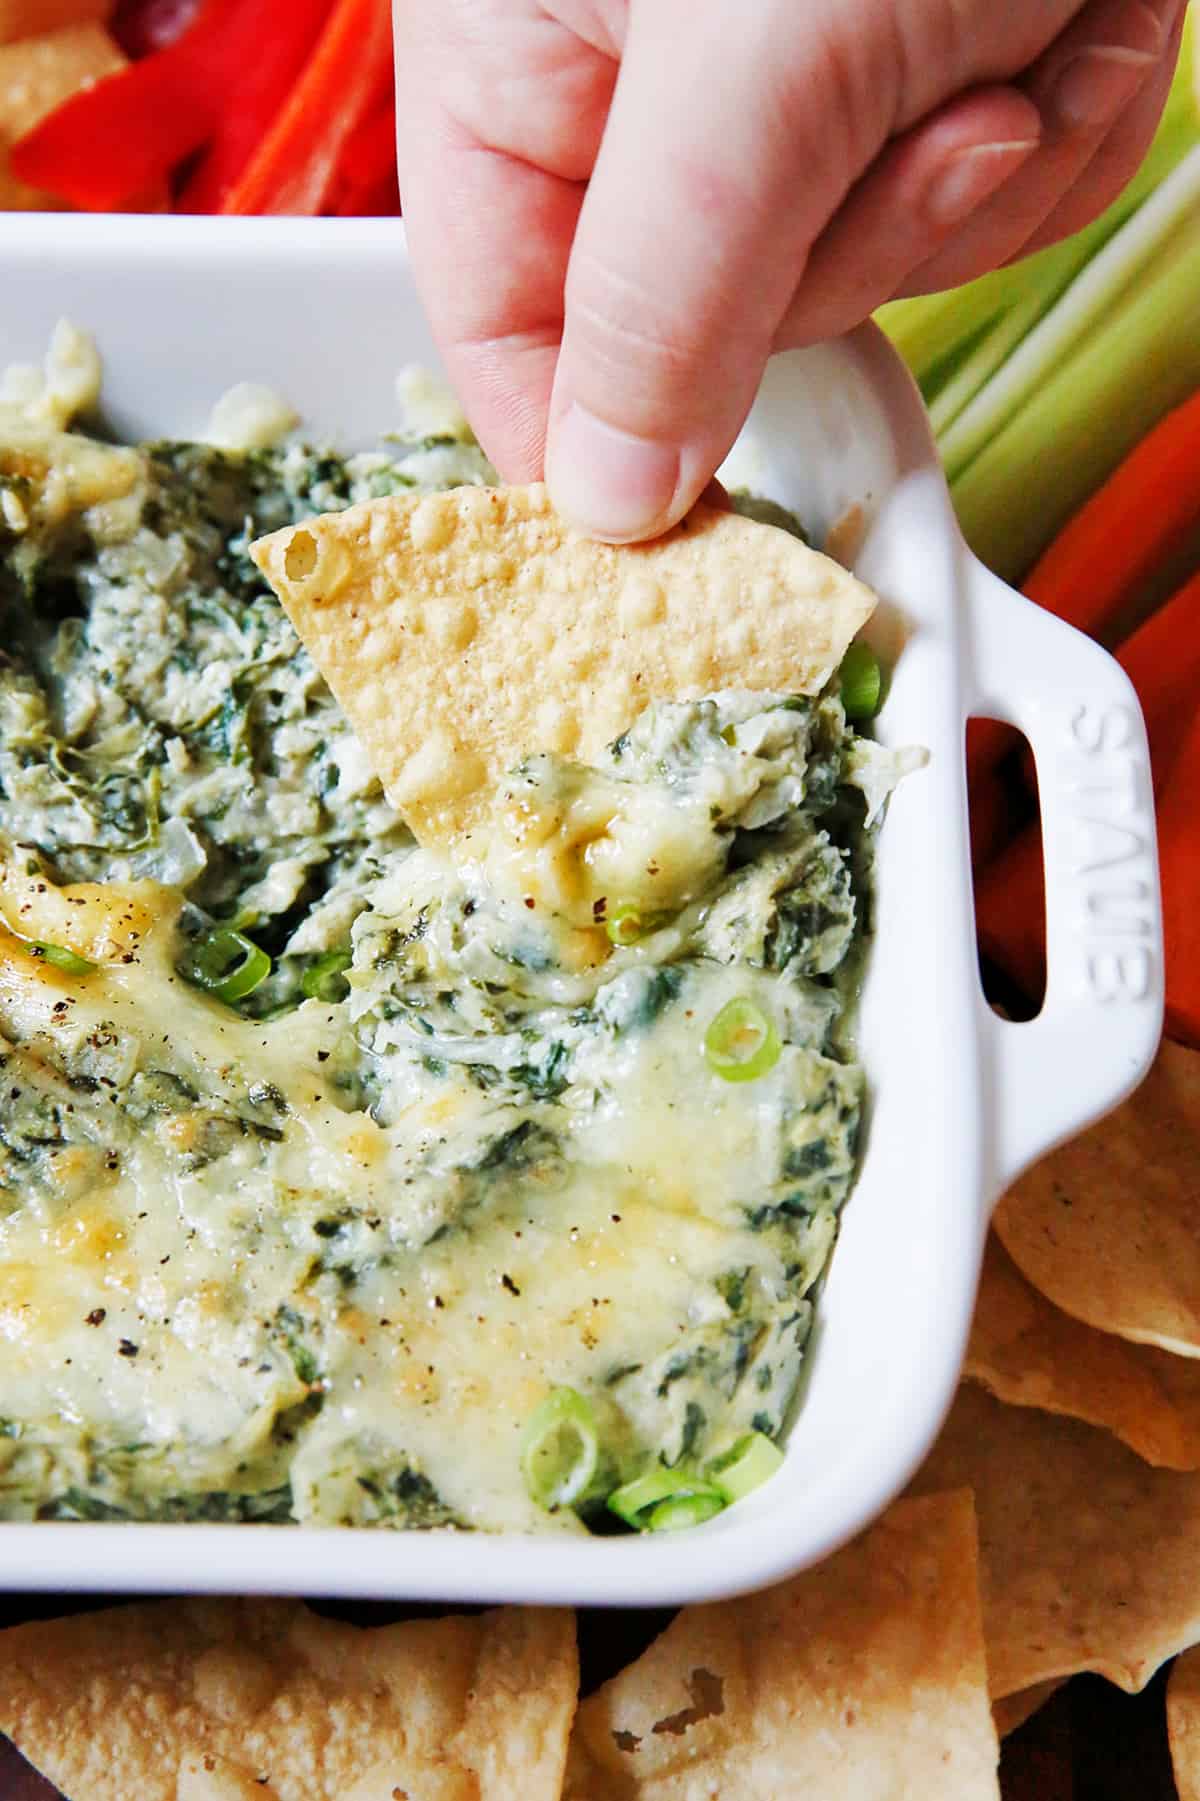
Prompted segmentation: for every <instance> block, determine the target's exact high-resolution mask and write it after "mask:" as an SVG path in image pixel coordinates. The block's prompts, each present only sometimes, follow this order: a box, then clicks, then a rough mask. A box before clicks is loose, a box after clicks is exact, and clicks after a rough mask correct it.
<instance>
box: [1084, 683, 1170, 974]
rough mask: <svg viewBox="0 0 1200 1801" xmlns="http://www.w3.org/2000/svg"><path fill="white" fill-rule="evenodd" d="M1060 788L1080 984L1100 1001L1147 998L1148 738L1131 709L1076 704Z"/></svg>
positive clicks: (1153, 903) (1150, 961)
mask: <svg viewBox="0 0 1200 1801" xmlns="http://www.w3.org/2000/svg"><path fill="white" fill-rule="evenodd" d="M1068 737H1069V750H1068V755H1069V757H1070V758H1071V760H1072V762H1073V763H1074V764H1075V766H1076V767H1075V768H1073V769H1072V770H1071V772H1070V774H1071V777H1073V778H1075V779H1069V780H1068V782H1067V783H1066V784H1065V794H1064V799H1065V805H1066V808H1067V811H1068V824H1069V829H1068V831H1067V833H1066V834H1065V844H1064V854H1065V858H1066V861H1067V864H1068V869H1069V872H1070V887H1071V890H1072V892H1073V893H1074V895H1075V897H1076V913H1075V917H1074V919H1073V922H1072V924H1073V934H1072V935H1073V936H1074V935H1075V933H1077V934H1078V941H1079V948H1080V950H1081V951H1082V970H1083V977H1084V981H1085V982H1086V985H1087V987H1088V989H1089V990H1090V992H1091V993H1092V995H1093V997H1094V998H1095V999H1096V1000H1099V1001H1104V1002H1110V1003H1113V1002H1115V1003H1120V1002H1136V1001H1143V1000H1145V999H1146V997H1147V996H1148V995H1149V994H1150V993H1151V991H1152V989H1153V987H1154V981H1155V974H1156V943H1157V920H1158V896H1157V892H1156V887H1155V882H1156V877H1155V864H1154V855H1153V843H1154V794H1153V788H1152V783H1151V777H1150V767H1149V763H1148V761H1147V758H1146V750H1145V737H1144V734H1143V732H1142V730H1141V726H1140V722H1139V721H1138V718H1137V715H1136V714H1135V713H1134V712H1133V710H1132V709H1131V708H1129V707H1123V706H1106V707H1097V706H1088V705H1081V706H1079V707H1077V708H1076V709H1075V711H1074V713H1073V714H1072V715H1071V718H1070V722H1069V726H1068Z"/></svg>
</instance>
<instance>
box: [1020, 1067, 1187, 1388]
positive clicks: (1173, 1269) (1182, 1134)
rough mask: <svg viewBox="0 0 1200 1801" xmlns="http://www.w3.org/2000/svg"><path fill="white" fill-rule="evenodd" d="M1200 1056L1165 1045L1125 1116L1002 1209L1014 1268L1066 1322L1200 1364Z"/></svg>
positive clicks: (1053, 1158) (1036, 1173) (1048, 1166)
mask: <svg viewBox="0 0 1200 1801" xmlns="http://www.w3.org/2000/svg"><path fill="white" fill-rule="evenodd" d="M1198 1219H1200V1051H1193V1050H1186V1049H1185V1048H1184V1047H1183V1046H1182V1045H1178V1044H1171V1043H1169V1042H1167V1043H1164V1044H1163V1045H1162V1048H1161V1049H1160V1051H1159V1053H1158V1057H1157V1060H1156V1061H1155V1064H1154V1067H1153V1069H1152V1070H1151V1072H1150V1074H1149V1076H1148V1077H1147V1079H1146V1081H1145V1082H1144V1083H1143V1085H1142V1086H1141V1088H1139V1089H1138V1091H1137V1093H1136V1094H1135V1095H1134V1096H1133V1097H1132V1099H1131V1100H1128V1101H1126V1103H1125V1105H1124V1106H1123V1107H1120V1108H1118V1110H1117V1111H1116V1112H1115V1113H1113V1114H1110V1115H1109V1117H1108V1118H1107V1119H1104V1120H1101V1121H1100V1123H1099V1125H1096V1126H1093V1127H1092V1129H1091V1131H1089V1132H1085V1133H1084V1134H1083V1136H1082V1137H1080V1138H1076V1139H1073V1140H1072V1141H1071V1142H1070V1143H1069V1144H1066V1145H1064V1146H1062V1148H1061V1149H1060V1150H1057V1151H1055V1152H1053V1153H1052V1154H1051V1155H1050V1156H1049V1157H1047V1158H1045V1159H1044V1160H1043V1161H1042V1162H1041V1163H1039V1164H1037V1165H1036V1166H1035V1167H1034V1168H1033V1169H1031V1170H1030V1171H1029V1172H1028V1174H1026V1175H1024V1176H1022V1178H1021V1180H1020V1181H1019V1182H1018V1183H1017V1184H1016V1186H1015V1187H1014V1188H1013V1189H1011V1190H1010V1192H1009V1193H1008V1194H1007V1195H1006V1196H1005V1197H1004V1199H1003V1200H1002V1201H1001V1203H1000V1205H999V1207H998V1209H997V1211H996V1215H995V1222H994V1223H995V1228H996V1231H997V1233H998V1234H999V1236H1000V1238H1001V1240H1002V1241H1003V1244H1004V1247H1005V1249H1006V1250H1007V1251H1008V1254H1009V1256H1010V1257H1011V1258H1012V1259H1013V1261H1014V1263H1016V1264H1017V1266H1018V1267H1019V1268H1020V1269H1021V1270H1022V1271H1023V1273H1024V1274H1025V1275H1026V1276H1027V1277H1028V1278H1029V1280H1030V1281H1031V1282H1032V1283H1033V1285H1034V1287H1035V1288H1038V1289H1040V1290H1041V1292H1042V1293H1043V1294H1044V1295H1046V1296H1047V1297H1048V1298H1049V1299H1050V1300H1051V1301H1053V1302H1054V1304H1055V1306H1056V1307H1061V1308H1062V1310H1063V1312H1064V1313H1069V1314H1071V1315H1073V1317H1074V1318H1076V1319H1081V1320H1083V1321H1084V1323H1085V1324H1087V1325H1089V1326H1096V1327H1098V1328H1099V1330H1100V1331H1102V1332H1115V1333H1116V1334H1117V1335H1118V1336H1119V1337H1121V1338H1130V1339H1133V1340H1134V1341H1135V1342H1137V1343H1140V1344H1152V1345H1159V1346H1161V1348H1162V1349H1163V1350H1166V1351H1174V1352H1176V1353H1177V1354H1178V1355H1180V1356H1184V1357H1200V1231H1197V1229H1196V1228H1197V1220H1198Z"/></svg>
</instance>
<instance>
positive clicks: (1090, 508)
mask: <svg viewBox="0 0 1200 1801" xmlns="http://www.w3.org/2000/svg"><path fill="white" fill-rule="evenodd" d="M1197 520H1200V391H1197V392H1196V393H1195V394H1193V395H1192V397H1191V399H1190V400H1185V401H1184V403H1183V405H1182V406H1178V407H1176V408H1175V410H1174V412H1171V413H1168V414H1167V416H1166V418H1165V419H1163V420H1161V421H1160V422H1159V424H1158V425H1156V426H1155V428H1154V430H1153V431H1152V432H1150V433H1149V435H1148V436H1147V437H1145V438H1143V439H1142V441H1141V443H1140V444H1139V445H1138V446H1137V448H1136V449H1135V450H1133V451H1131V452H1130V454H1129V456H1127V457H1126V459H1125V461H1124V462H1123V463H1122V464H1121V465H1120V467H1119V468H1118V469H1117V470H1116V471H1115V473H1114V474H1112V475H1111V476H1110V477H1109V478H1108V480H1107V481H1106V482H1105V483H1104V485H1103V487H1101V488H1099V489H1098V490H1097V491H1096V493H1095V494H1093V496H1092V498H1091V500H1089V501H1088V503H1087V505H1086V506H1084V507H1081V508H1080V510H1079V512H1078V513H1076V515H1075V517H1074V518H1073V519H1072V520H1071V521H1070V522H1069V523H1068V524H1067V525H1066V526H1065V527H1064V529H1063V530H1062V531H1061V532H1060V533H1059V535H1058V537H1057V538H1056V539H1055V540H1054V543H1053V544H1051V546H1050V548H1049V549H1048V550H1047V551H1046V552H1045V553H1044V555H1043V556H1042V557H1041V558H1040V559H1039V561H1038V562H1037V563H1035V564H1034V566H1033V568H1032V569H1031V570H1030V572H1029V575H1028V576H1027V577H1026V580H1025V583H1024V590H1025V593H1026V594H1027V595H1028V596H1029V598H1030V600H1036V601H1037V603H1038V605H1039V606H1042V607H1047V608H1049V610H1050V612H1052V613H1057V614H1058V616H1059V618H1060V619H1066V620H1067V621H1068V622H1069V623H1070V624H1071V625H1076V626H1078V627H1079V628H1080V630H1081V631H1085V632H1090V633H1091V634H1092V635H1093V636H1097V635H1098V634H1099V632H1100V631H1101V630H1102V629H1103V627H1104V624H1105V621H1106V620H1107V619H1109V618H1110V617H1111V616H1112V613H1113V611H1114V610H1115V608H1117V607H1118V606H1120V604H1121V601H1122V600H1123V599H1124V598H1125V596H1126V595H1127V594H1128V593H1129V590H1130V589H1131V588H1133V587H1135V586H1136V585H1137V584H1138V583H1139V582H1142V581H1145V580H1146V579H1147V577H1148V576H1151V575H1153V573H1154V571H1155V569H1156V568H1157V567H1158V565H1159V564H1160V563H1163V562H1165V561H1166V559H1167V557H1168V556H1169V555H1170V554H1171V552H1172V551H1173V550H1174V549H1176V548H1177V547H1178V546H1179V545H1180V544H1181V543H1182V542H1183V540H1184V538H1185V537H1186V535H1187V533H1188V532H1189V531H1190V530H1191V529H1192V527H1193V526H1194V525H1195V524H1196V522H1197Z"/></svg>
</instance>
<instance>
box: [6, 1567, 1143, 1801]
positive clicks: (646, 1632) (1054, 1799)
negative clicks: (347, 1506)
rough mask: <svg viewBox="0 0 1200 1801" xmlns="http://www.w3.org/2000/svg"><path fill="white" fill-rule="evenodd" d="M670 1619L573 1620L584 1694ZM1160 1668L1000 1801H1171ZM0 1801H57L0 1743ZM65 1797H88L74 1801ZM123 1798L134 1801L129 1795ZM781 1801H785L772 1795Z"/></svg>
mask: <svg viewBox="0 0 1200 1801" xmlns="http://www.w3.org/2000/svg"><path fill="white" fill-rule="evenodd" d="M111 1605H112V1597H95V1598H94V1599H93V1598H90V1597H89V1598H87V1599H84V1598H83V1597H76V1598H73V1600H72V1603H71V1607H72V1609H73V1610H74V1609H77V1608H81V1607H83V1606H89V1607H90V1606H111ZM318 1605H320V1607H321V1610H322V1611H323V1612H329V1613H336V1614H337V1615H338V1616H339V1617H341V1618H350V1619H356V1620H358V1621H359V1622H360V1623H361V1624H363V1625H379V1624H382V1623H383V1622H384V1621H386V1620H390V1619H394V1618H396V1617H397V1613H396V1609H395V1608H393V1607H383V1606H380V1607H358V1608H341V1607H332V1606H330V1605H329V1604H328V1603H319V1604H318ZM63 1611H64V1607H63V1602H62V1599H61V1598H60V1597H57V1596H53V1595H36V1596H34V1595H23V1596H20V1597H19V1598H18V1597H14V1598H12V1599H11V1600H10V1601H9V1602H8V1603H7V1604H3V1603H0V1624H4V1625H15V1624H16V1623H17V1622H18V1620H21V1619H26V1618H33V1617H36V1616H50V1615H54V1614H58V1613H62V1612H63ZM669 1618H670V1615H669V1614H668V1613H662V1612H645V1613H632V1612H621V1613H603V1612H601V1613H589V1612H584V1613H581V1615H580V1653H581V1661H582V1666H583V1669H582V1673H583V1686H584V1689H585V1691H586V1690H589V1689H591V1688H594V1687H595V1686H596V1685H597V1683H599V1682H602V1681H604V1680H605V1678H606V1677H608V1676H609V1675H611V1674H612V1673H613V1672H614V1671H615V1670H617V1669H619V1668H620V1667H621V1665H622V1664H623V1663H625V1662H628V1661H629V1660H630V1659H631V1658H633V1657H636V1656H637V1655H638V1654H639V1653H640V1652H641V1650H642V1649H643V1648H644V1647H645V1646H646V1645H647V1644H648V1643H649V1642H650V1640H651V1639H652V1638H653V1637H654V1636H655V1635H656V1634H657V1633H658V1632H660V1631H661V1630H662V1628H663V1626H664V1625H665V1624H666V1622H667V1620H668V1619H669ZM1165 1689H1166V1672H1165V1671H1162V1672H1160V1674H1159V1675H1158V1676H1157V1677H1156V1678H1155V1680H1154V1681H1153V1682H1152V1683H1151V1684H1150V1686H1149V1687H1148V1688H1147V1689H1146V1690H1145V1692H1144V1693H1143V1694H1141V1695H1125V1694H1122V1693H1121V1691H1120V1690H1119V1689H1115V1688H1113V1687H1111V1685H1110V1684H1108V1683H1106V1682H1102V1681H1101V1680H1100V1679H1099V1677H1095V1676H1079V1677H1076V1679H1075V1680H1074V1681H1073V1682H1070V1683H1068V1684H1067V1685H1066V1687H1065V1688H1063V1689H1062V1690H1060V1692H1059V1693H1058V1694H1057V1695H1055V1696H1053V1697H1052V1699H1051V1700H1050V1701H1049V1702H1048V1704H1047V1705H1046V1706H1045V1707H1044V1708H1043V1709H1042V1710H1041V1712H1040V1713H1037V1714H1035V1715H1034V1717H1033V1719H1031V1720H1029V1721H1027V1722H1026V1724H1025V1725H1024V1726H1023V1727H1021V1729H1020V1731H1019V1732H1014V1733H1013V1734H1012V1736H1011V1737H1010V1738H1008V1739H1007V1740H1006V1741H1005V1744H1004V1751H1003V1756H1002V1758H1001V1763H1000V1782H1001V1789H1002V1792H1003V1796H1004V1801H1177V1796H1176V1790H1175V1784H1174V1782H1173V1781H1172V1779H1171V1760H1170V1755H1169V1752H1168V1748H1167V1727H1166V1715H1165V1712H1164V1695H1165ZM0 1801H57V1791H56V1790H55V1789H53V1788H51V1786H50V1784H49V1783H47V1782H44V1781H43V1780H42V1779H41V1778H40V1777H39V1776H37V1775H36V1774H35V1773H34V1772H33V1771H31V1770H30V1768H29V1766H28V1764H26V1763H25V1762H24V1760H23V1759H22V1758H20V1757H18V1756H17V1754H16V1752H14V1751H13V1749H12V1747H11V1746H10V1745H9V1744H8V1743H7V1741H5V1740H4V1739H3V1738H0ZM70 1801H92V1798H91V1797H90V1796H87V1795H73V1796H71V1797H70ZM130 1801H134V1798H133V1797H130ZM780 1801H786V1798H785V1797H782V1796H781V1797H780Z"/></svg>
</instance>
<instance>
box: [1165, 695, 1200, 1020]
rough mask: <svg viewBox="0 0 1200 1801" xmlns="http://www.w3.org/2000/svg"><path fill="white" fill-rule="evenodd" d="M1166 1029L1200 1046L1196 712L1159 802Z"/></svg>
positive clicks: (1199, 735) (1199, 722)
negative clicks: (1165, 971)
mask: <svg viewBox="0 0 1200 1801" xmlns="http://www.w3.org/2000/svg"><path fill="white" fill-rule="evenodd" d="M1158 856H1159V870H1160V874H1161V878H1162V898H1163V936H1164V938H1165V940H1166V959H1167V1032H1168V1034H1169V1036H1170V1037H1172V1038H1180V1039H1182V1040H1183V1042H1184V1043H1185V1044H1194V1045H1196V1046H1197V1047H1198V1048H1200V713H1196V714H1195V716H1194V717H1193V719H1192V724H1191V729H1190V731H1189V732H1188V733H1187V736H1186V738H1185V739H1184V741H1183V742H1182V744H1181V745H1180V747H1179V750H1178V753H1177V755H1176V758H1175V762H1174V765H1173V767H1172V769H1171V774H1170V777H1169V779H1168V781H1167V784H1166V788H1165V790H1164V792H1163V796H1162V799H1161V800H1160V802H1159V807H1158Z"/></svg>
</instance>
